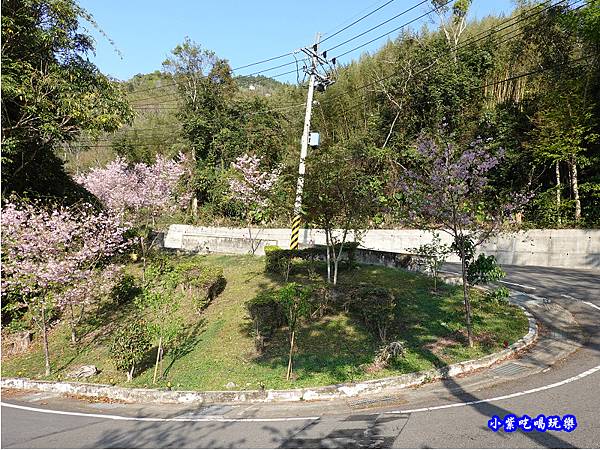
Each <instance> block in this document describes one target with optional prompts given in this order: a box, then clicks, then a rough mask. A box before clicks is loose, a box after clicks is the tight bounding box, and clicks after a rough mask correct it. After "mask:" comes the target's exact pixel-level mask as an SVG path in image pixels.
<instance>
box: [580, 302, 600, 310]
mask: <svg viewBox="0 0 600 450" xmlns="http://www.w3.org/2000/svg"><path fill="white" fill-rule="evenodd" d="M583 303H585V304H586V305H588V306H591V307H592V308H596V309H597V310H600V306H598V305H594V304H593V303H591V302H586V301H584V302H583Z"/></svg>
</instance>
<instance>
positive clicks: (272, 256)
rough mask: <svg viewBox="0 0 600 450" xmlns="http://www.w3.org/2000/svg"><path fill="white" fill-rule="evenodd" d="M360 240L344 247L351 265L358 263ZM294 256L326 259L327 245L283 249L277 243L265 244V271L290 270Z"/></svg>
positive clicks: (282, 271) (306, 259)
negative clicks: (357, 250)
mask: <svg viewBox="0 0 600 450" xmlns="http://www.w3.org/2000/svg"><path fill="white" fill-rule="evenodd" d="M358 245H359V243H358V242H346V243H345V244H344V247H343V252H345V253H343V254H345V256H346V257H345V261H346V262H347V263H348V265H349V266H350V267H353V266H354V264H355V263H356V249H357V247H358ZM339 249H340V246H339V245H337V246H336V247H335V251H336V252H337V251H339ZM294 258H298V259H302V260H305V261H315V260H317V259H318V260H323V261H324V260H326V258H327V247H326V246H325V245H317V246H315V247H307V248H301V249H295V250H291V249H282V248H280V247H278V246H276V245H267V246H265V271H266V272H269V273H277V274H282V273H285V271H286V270H289V268H288V267H289V266H288V265H289V264H290V263H291V261H292V260H293V259H294Z"/></svg>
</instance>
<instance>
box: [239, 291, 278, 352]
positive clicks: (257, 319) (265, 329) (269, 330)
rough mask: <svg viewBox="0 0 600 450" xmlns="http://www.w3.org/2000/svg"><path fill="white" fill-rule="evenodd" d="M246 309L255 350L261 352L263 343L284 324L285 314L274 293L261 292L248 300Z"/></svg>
mask: <svg viewBox="0 0 600 450" xmlns="http://www.w3.org/2000/svg"><path fill="white" fill-rule="evenodd" d="M246 309H247V310H248V313H249V314H250V319H252V324H253V327H254V338H255V344H256V349H257V350H258V351H261V352H262V351H263V350H264V345H265V341H266V340H268V339H270V338H271V336H273V333H275V330H277V328H279V327H280V326H281V325H283V324H284V323H285V314H284V312H283V309H282V308H281V305H280V304H279V303H278V302H277V296H276V293H275V292H274V291H266V292H262V293H260V294H259V295H257V296H256V297H255V298H253V299H252V300H248V301H247V302H246Z"/></svg>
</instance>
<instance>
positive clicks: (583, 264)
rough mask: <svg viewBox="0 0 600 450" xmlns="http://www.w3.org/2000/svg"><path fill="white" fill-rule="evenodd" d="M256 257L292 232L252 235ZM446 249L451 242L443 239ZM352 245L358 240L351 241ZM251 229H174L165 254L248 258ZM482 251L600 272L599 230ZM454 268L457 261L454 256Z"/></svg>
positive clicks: (415, 240) (284, 243)
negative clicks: (176, 251)
mask: <svg viewBox="0 0 600 450" xmlns="http://www.w3.org/2000/svg"><path fill="white" fill-rule="evenodd" d="M252 236H253V239H255V241H256V242H255V245H256V247H257V248H256V253H257V254H259V255H261V254H264V247H265V246H266V245H278V246H279V247H282V248H287V247H288V245H289V240H290V230H289V229H288V228H267V229H262V230H259V229H254V230H253V231H252ZM440 238H441V239H442V241H444V242H445V243H447V244H450V243H451V238H450V236H449V235H448V234H446V233H440ZM431 239H432V235H431V233H430V232H428V231H422V230H369V231H367V232H366V233H365V235H364V236H363V237H362V239H361V240H360V241H361V247H362V248H365V249H370V250H382V251H386V252H394V253H411V251H410V249H412V248H415V247H419V246H420V245H422V244H426V243H429V242H430V241H431ZM348 240H354V236H352V235H350V236H349V238H348ZM251 242H252V240H251V239H250V238H249V233H248V229H244V228H225V227H194V226H191V225H178V224H176V225H171V226H170V227H169V231H168V232H167V234H166V236H165V241H164V245H165V247H166V248H171V249H180V250H189V251H196V252H200V253H237V254H240V253H241V254H243V253H249V252H250V251H251ZM299 242H300V244H301V245H311V244H325V233H324V232H323V230H317V229H302V230H300V236H299ZM480 251H482V252H484V253H486V254H493V255H496V258H497V259H498V261H499V262H500V264H515V265H523V266H544V267H568V268H579V269H600V230H528V231H521V232H518V233H511V234H501V235H499V236H497V237H494V238H492V239H490V240H489V241H488V242H487V243H485V244H484V245H482V246H481V248H480ZM448 261H450V262H456V261H458V259H457V257H456V256H454V255H452V256H451V257H450V258H449V260H448Z"/></svg>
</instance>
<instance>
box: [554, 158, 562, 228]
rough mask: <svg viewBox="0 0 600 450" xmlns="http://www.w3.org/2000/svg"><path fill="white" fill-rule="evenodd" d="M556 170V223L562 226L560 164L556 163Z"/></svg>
mask: <svg viewBox="0 0 600 450" xmlns="http://www.w3.org/2000/svg"><path fill="white" fill-rule="evenodd" d="M555 170H556V223H557V224H559V225H560V224H561V222H562V220H561V218H560V163H559V162H558V161H556V163H555Z"/></svg>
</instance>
